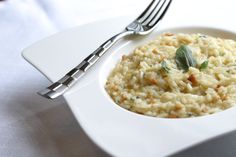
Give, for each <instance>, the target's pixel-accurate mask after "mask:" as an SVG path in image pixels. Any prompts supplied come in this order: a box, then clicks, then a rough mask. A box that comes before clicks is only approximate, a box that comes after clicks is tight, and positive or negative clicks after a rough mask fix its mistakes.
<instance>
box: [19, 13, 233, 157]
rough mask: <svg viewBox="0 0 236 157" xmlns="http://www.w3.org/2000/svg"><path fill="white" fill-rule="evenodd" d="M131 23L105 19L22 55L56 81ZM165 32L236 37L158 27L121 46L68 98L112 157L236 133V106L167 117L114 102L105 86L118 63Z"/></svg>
mask: <svg viewBox="0 0 236 157" xmlns="http://www.w3.org/2000/svg"><path fill="white" fill-rule="evenodd" d="M131 19H133V17H126V18H124V17H123V18H117V19H113V20H107V21H100V22H95V23H91V24H87V25H84V26H80V27H76V28H73V29H70V30H67V31H64V32H62V33H59V34H56V35H54V36H51V37H49V38H47V39H44V40H42V41H39V42H37V43H35V44H33V45H32V46H30V47H29V48H27V49H25V50H24V52H23V56H24V58H25V59H26V60H27V61H29V62H30V63H31V64H32V65H33V66H35V67H36V68H37V69H38V70H40V71H41V72H42V73H43V74H44V75H45V76H46V77H48V78H49V79H50V80H51V81H57V80H58V79H59V78H60V77H62V76H63V75H64V74H65V73H66V72H67V71H68V70H70V69H71V68H73V67H74V66H76V65H77V64H78V63H79V62H80V61H81V60H82V59H83V58H84V57H86V56H87V55H88V54H89V53H91V52H92V51H93V50H95V48H97V47H98V46H99V44H100V43H102V42H103V41H104V40H105V39H107V38H108V37H110V36H111V35H112V34H114V33H117V32H119V31H120V30H121V28H123V26H125V25H126V24H127V23H129V21H131ZM163 27H164V26H163ZM163 31H171V32H174V33H175V32H183V33H205V34H209V35H213V36H217V37H223V38H231V39H236V34H235V33H233V32H230V31H225V30H222V29H215V28H210V27H179V28H167V29H165V30H162V29H161V28H158V29H157V30H156V31H155V32H153V33H152V34H150V35H149V36H146V37H139V38H133V39H132V40H129V39H128V38H126V39H124V40H122V41H120V42H119V43H117V44H116V46H114V47H113V48H112V49H111V50H110V51H109V52H108V53H107V54H106V55H105V56H104V57H103V58H102V59H101V60H100V61H99V62H98V63H97V64H96V66H94V67H93V68H92V69H91V70H90V71H89V72H88V74H86V75H85V76H84V77H83V78H82V79H81V81H80V82H79V83H78V84H76V86H74V87H73V88H72V89H71V90H69V91H68V92H67V93H66V94H65V95H64V97H65V99H66V101H67V102H68V105H69V106H70V108H71V110H72V112H73V113H74V115H75V117H76V119H77V120H78V122H79V123H80V124H81V126H82V127H83V129H84V130H85V132H86V133H87V134H88V136H89V137H90V138H91V139H92V140H93V141H94V142H95V143H96V144H97V145H98V146H100V147H101V148H102V149H104V150H105V151H106V152H108V153H109V154H112V155H114V156H135V157H139V156H140V157H142V156H166V155H170V154H173V153H174V152H177V151H180V150H183V149H185V148H187V147H190V146H192V145H195V144H197V143H200V142H203V141H205V140H208V139H210V138H213V137H216V136H218V135H221V134H223V133H227V132H229V131H232V130H234V129H236V123H235V119H236V107H233V108H230V109H228V110H226V111H223V112H220V113H217V114H213V115H210V116H204V117H198V118H187V119H163V118H154V117H147V116H143V115H139V114H135V113H132V112H129V111H127V110H125V109H123V108H121V107H119V106H118V105H116V104H115V103H114V102H113V101H112V100H111V99H110V98H109V96H108V95H107V93H106V92H105V90H104V88H103V86H104V83H105V80H106V77H107V75H108V73H109V71H110V70H111V68H112V67H114V66H115V64H116V62H117V61H118V59H119V58H121V56H122V55H123V54H124V53H129V52H131V51H132V50H133V49H134V47H136V46H138V45H140V44H142V43H145V42H147V41H149V40H150V39H153V38H155V36H157V35H158V34H160V33H161V32H163Z"/></svg>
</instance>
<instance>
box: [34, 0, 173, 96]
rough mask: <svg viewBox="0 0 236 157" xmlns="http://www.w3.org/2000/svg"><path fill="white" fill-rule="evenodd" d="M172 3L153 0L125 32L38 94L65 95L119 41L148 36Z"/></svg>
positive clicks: (107, 42)
mask: <svg viewBox="0 0 236 157" xmlns="http://www.w3.org/2000/svg"><path fill="white" fill-rule="evenodd" d="M171 2H172V0H153V1H152V2H151V3H150V4H149V5H148V7H147V8H146V9H145V10H144V11H143V13H142V14H141V15H140V16H139V17H138V18H137V19H135V20H134V21H133V22H132V23H130V24H129V25H128V26H126V27H125V30H124V31H122V32H121V33H118V34H117V35H115V36H113V37H111V38H110V39H108V40H107V41H106V42H104V43H103V44H102V45H101V46H100V47H98V48H97V49H96V50H95V51H94V52H93V53H91V54H90V55H89V56H88V57H86V58H85V59H84V60H83V61H82V62H81V63H80V64H79V65H78V66H76V67H75V68H74V69H72V70H71V71H69V72H68V73H67V74H66V75H65V76H64V77H62V78H61V79H60V80H58V81H57V82H55V83H53V84H52V85H50V86H49V87H47V88H46V89H44V90H42V91H40V92H38V94H39V95H41V96H43V97H46V98H49V99H54V98H57V97H59V96H61V95H62V94H64V93H65V92H66V91H67V90H68V89H69V88H70V87H71V86H73V85H74V84H75V83H76V82H77V81H78V80H79V79H80V78H81V77H82V76H83V75H84V74H85V72H86V71H87V70H88V69H89V68H90V67H91V66H92V65H94V64H95V63H96V62H97V61H98V59H100V58H101V56H102V55H103V54H104V53H105V52H106V51H107V50H108V49H109V48H110V47H111V46H113V45H114V44H115V43H116V42H117V41H118V40H119V39H121V38H123V37H125V36H129V35H146V34H149V33H150V32H151V31H153V30H154V28H155V27H156V26H157V25H158V24H159V22H160V21H161V19H162V18H163V16H164V15H165V13H166V11H167V10H168V8H169V6H170V4H171Z"/></svg>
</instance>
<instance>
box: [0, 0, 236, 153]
mask: <svg viewBox="0 0 236 157" xmlns="http://www.w3.org/2000/svg"><path fill="white" fill-rule="evenodd" d="M149 2H150V0H148V1H147V0H140V1H135V0H129V1H128V0H116V1H110V0H88V1H83V0H21V1H19V0H6V1H0V19H1V20H0V71H1V72H0V80H1V81H0V86H1V88H0V102H1V105H0V119H1V121H0V156H1V157H42V156H43V157H78V156H95V157H103V156H108V155H107V154H106V153H105V152H103V151H102V150H101V149H100V148H98V147H97V146H96V145H95V144H93V142H92V141H91V140H90V139H89V138H88V137H87V136H86V134H85V133H84V132H83V130H82V129H81V127H80V126H79V124H78V123H77V121H76V120H75V118H74V116H73V114H72V113H71V111H70V109H69V108H68V106H67V104H66V103H65V101H64V100H63V98H59V99H57V100H56V101H50V100H47V99H44V98H42V97H40V96H38V95H37V94H36V92H37V91H38V90H39V89H41V88H42V87H45V86H46V85H47V84H49V82H48V81H47V80H46V78H45V77H44V76H42V75H41V74H40V73H39V72H38V71H36V70H35V69H34V68H33V67H32V66H31V65H29V64H28V63H26V62H25V61H24V60H23V59H22V57H21V50H22V49H23V48H25V47H26V46H28V45H30V44H31V43H33V42H35V41H37V40H39V39H42V38H44V37H47V36H49V35H51V34H54V33H56V32H59V31H61V30H64V29H67V28H70V27H74V26H77V25H81V24H85V23H88V22H93V21H96V20H101V19H106V18H110V17H116V16H122V15H127V14H133V13H139V12H141V11H142V10H143V9H144V8H145V6H146V5H147V4H148V3H149ZM235 4H236V2H235V1H234V0H225V1H214V3H213V1H210V0H198V1H194V0H181V1H178V2H177V0H175V2H174V3H173V4H172V6H171V9H173V10H175V11H171V10H170V13H169V15H168V16H172V17H175V16H178V17H179V18H176V19H178V20H176V21H172V22H173V23H174V22H176V23H188V21H186V20H185V18H186V19H190V18H191V19H193V20H196V22H198V23H199V22H201V21H209V22H214V23H219V24H221V25H223V26H226V27H227V28H230V29H234V30H236V27H235V26H236V22H235V21H234V20H233V18H234V15H235V13H236V10H235V9H234V6H235ZM120 8H122V10H121V9H120ZM177 13H178V14H177ZM204 15H206V16H204ZM173 20H175V18H173ZM235 147H236V131H235V132H232V133H230V134H228V135H225V136H223V137H219V138H216V139H213V140H211V141H208V142H205V143H203V144H201V145H198V146H195V147H193V148H191V149H188V150H185V151H183V152H180V153H177V154H175V155H174V156H175V157H183V156H186V157H187V156H209V154H211V156H229V157H233V156H235V154H236V150H235Z"/></svg>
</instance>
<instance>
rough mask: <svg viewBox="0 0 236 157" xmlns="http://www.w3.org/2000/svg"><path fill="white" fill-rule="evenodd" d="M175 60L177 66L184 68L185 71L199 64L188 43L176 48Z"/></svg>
mask: <svg viewBox="0 0 236 157" xmlns="http://www.w3.org/2000/svg"><path fill="white" fill-rule="evenodd" d="M175 62H176V64H177V67H178V68H179V69H182V70H184V71H185V72H187V71H188V70H189V67H196V65H197V62H196V60H195V58H194V57H193V55H192V51H191V49H190V48H189V47H188V46H186V45H181V46H180V47H179V48H178V49H177V50H176V55H175Z"/></svg>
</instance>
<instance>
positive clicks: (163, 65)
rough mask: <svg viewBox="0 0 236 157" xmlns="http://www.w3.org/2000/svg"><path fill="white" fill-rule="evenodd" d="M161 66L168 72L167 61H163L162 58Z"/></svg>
mask: <svg viewBox="0 0 236 157" xmlns="http://www.w3.org/2000/svg"><path fill="white" fill-rule="evenodd" d="M161 68H162V69H163V70H164V71H165V72H166V73H169V71H170V68H168V66H167V63H166V61H164V60H163V61H162V62H161Z"/></svg>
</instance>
